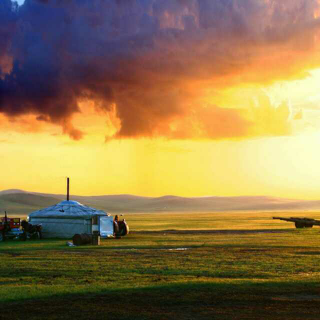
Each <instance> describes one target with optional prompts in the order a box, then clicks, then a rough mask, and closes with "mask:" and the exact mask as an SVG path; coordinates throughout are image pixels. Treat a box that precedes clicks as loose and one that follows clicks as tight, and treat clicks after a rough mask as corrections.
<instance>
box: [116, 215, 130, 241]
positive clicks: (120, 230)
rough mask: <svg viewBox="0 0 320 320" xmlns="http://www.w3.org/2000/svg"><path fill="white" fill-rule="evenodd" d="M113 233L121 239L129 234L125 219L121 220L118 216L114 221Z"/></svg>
mask: <svg viewBox="0 0 320 320" xmlns="http://www.w3.org/2000/svg"><path fill="white" fill-rule="evenodd" d="M113 233H114V236H115V237H116V238H121V237H124V236H126V235H127V234H128V233H129V226H128V224H127V222H126V220H125V219H122V220H121V221H120V220H119V218H118V216H117V215H116V216H115V217H114V220H113Z"/></svg>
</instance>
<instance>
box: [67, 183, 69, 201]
mask: <svg viewBox="0 0 320 320" xmlns="http://www.w3.org/2000/svg"><path fill="white" fill-rule="evenodd" d="M67 201H69V178H67Z"/></svg>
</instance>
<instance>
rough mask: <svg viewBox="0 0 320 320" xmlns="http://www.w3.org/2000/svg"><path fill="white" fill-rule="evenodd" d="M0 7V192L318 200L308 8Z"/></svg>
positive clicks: (315, 20) (316, 99)
mask: <svg viewBox="0 0 320 320" xmlns="http://www.w3.org/2000/svg"><path fill="white" fill-rule="evenodd" d="M3 3H4V4H2V5H0V35H2V36H1V37H0V148H1V149H0V150H1V154H0V155H1V156H0V165H1V167H2V173H1V180H0V190H3V189H9V188H20V189H24V190H29V191H38V192H52V193H63V192H64V189H65V177H66V176H69V177H71V180H72V193H74V194H79V195H98V194H122V193H129V194H136V195H146V196H161V195H166V194H174V195H181V196H209V195H217V196H238V195H272V196H276V197H285V198H299V199H319V190H320V108H319V105H320V90H319V89H320V56H319V49H320V45H319V36H320V16H319V13H320V3H319V1H317V0H285V1H283V0H281V1H280V0H279V1H278V0H246V1H242V0H231V1H224V0H215V1H209V0H208V1H204V0H203V1H200V0H190V1H183V2H182V1H174V0H172V1H159V0H150V1H127V2H118V1H113V0H110V1H96V2H94V4H93V3H91V1H76V0H73V1H68V2H67V3H63V2H60V1H55V0H49V1H40V0H26V1H25V2H24V3H23V2H21V3H20V4H21V6H20V7H15V6H13V5H12V2H11V1H10V0H4V2H3ZM48 19H49V20H50V21H49V22H48V23H47V20H48Z"/></svg>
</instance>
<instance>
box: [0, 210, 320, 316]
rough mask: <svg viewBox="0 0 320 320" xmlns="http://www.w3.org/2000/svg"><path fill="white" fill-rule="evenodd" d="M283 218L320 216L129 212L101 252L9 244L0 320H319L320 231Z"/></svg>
mask: <svg viewBox="0 0 320 320" xmlns="http://www.w3.org/2000/svg"><path fill="white" fill-rule="evenodd" d="M274 215H280V216H309V217H313V218H319V217H320V214H319V213H315V212H314V213H308V214H296V213H281V214H274V213H238V214H237V213H208V214H202V213H201V214H196V213H194V214H191V213H188V214H168V213H161V214H128V215H126V216H125V218H126V219H127V221H128V222H129V226H130V228H131V230H132V233H130V235H128V236H127V237H125V238H123V239H119V240H116V239H112V240H102V243H101V246H97V247H93V246H82V247H68V246H66V241H67V240H42V241H27V242H19V241H8V242H5V243H0V270H1V278H0V307H1V310H10V311H8V313H6V312H4V313H3V312H0V319H71V318H75V319H318V318H319V315H318V305H319V302H320V282H319V281H320V229H319V227H315V228H313V229H301V230H298V229H294V228H293V224H291V223H286V222H281V221H277V220H272V219H271V217H272V216H274ZM170 230H171V231H170ZM172 230H176V231H172ZM223 230H224V231H223Z"/></svg>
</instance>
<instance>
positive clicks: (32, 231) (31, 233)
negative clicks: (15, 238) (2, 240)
mask: <svg viewBox="0 0 320 320" xmlns="http://www.w3.org/2000/svg"><path fill="white" fill-rule="evenodd" d="M21 226H22V230H23V231H22V232H23V233H22V236H21V239H22V240H24V241H26V240H27V239H42V225H41V224H31V223H29V222H27V221H26V220H23V221H22V222H21Z"/></svg>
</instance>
